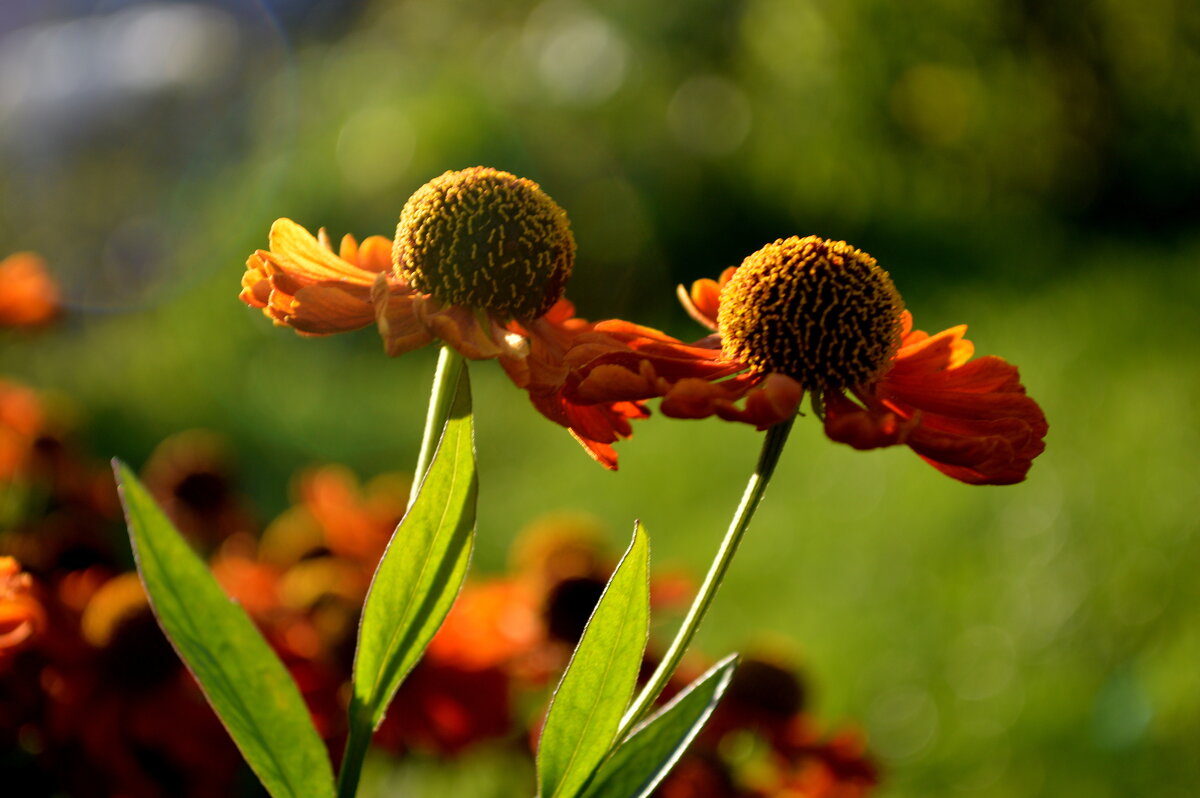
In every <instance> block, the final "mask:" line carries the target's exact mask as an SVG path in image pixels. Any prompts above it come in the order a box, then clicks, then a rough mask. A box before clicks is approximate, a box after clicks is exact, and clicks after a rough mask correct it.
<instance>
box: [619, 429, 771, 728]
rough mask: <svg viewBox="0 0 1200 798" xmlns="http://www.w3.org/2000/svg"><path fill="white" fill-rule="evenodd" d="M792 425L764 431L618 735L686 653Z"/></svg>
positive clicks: (642, 713)
mask: <svg viewBox="0 0 1200 798" xmlns="http://www.w3.org/2000/svg"><path fill="white" fill-rule="evenodd" d="M792 422H793V419H788V420H787V421H784V422H781V423H779V424H776V425H775V426H773V427H771V428H770V429H769V430H767V435H766V438H765V439H764V440H763V447H762V451H761V452H760V453H759V455H758V465H757V466H755V469H754V473H753V474H752V475H751V476H750V481H749V482H747V483H746V490H745V492H744V493H743V494H742V501H741V503H740V504H739V505H738V508H737V512H735V513H734V514H733V520H731V521H730V522H729V529H728V530H726V532H725V537H724V539H723V540H722V541H721V547H720V548H719V549H718V550H717V556H716V557H715V558H714V559H713V561H712V565H710V566H709V568H708V574H707V575H706V576H705V577H704V583H703V584H702V585H700V591H699V592H698V593H697V594H696V598H695V599H693V600H692V606H691V607H690V608H689V609H688V613H687V616H686V617H685V618H684V619H683V624H682V625H681V626H680V627H679V631H678V632H676V633H675V639H674V640H672V641H671V646H670V648H668V649H667V652H666V654H664V655H663V658H662V661H661V662H659V663H658V667H657V668H655V669H654V674H653V675H652V676H651V677H650V681H648V682H647V683H646V686H645V687H643V688H642V691H641V692H640V693H638V696H637V699H635V700H634V702H633V705H632V706H630V707H629V710H628V711H627V712H626V713H625V717H623V718H622V719H621V728H620V731H619V732H618V735H619V736H624V735H626V734H627V733H628V732H629V731H630V729H632V728H633V726H634V725H635V724H636V723H637V722H638V721H639V720H641V719H642V717H643V716H645V715H646V713H647V712H649V710H650V708H651V707H652V706H653V705H654V701H655V699H657V698H658V696H659V694H660V693H662V691H663V688H664V687H666V686H667V682H668V681H669V680H670V678H671V674H673V673H674V672H675V668H676V667H678V666H679V661H680V660H681V659H683V655H684V652H686V651H687V647H688V645H689V644H690V643H691V642H692V637H693V636H694V635H695V634H696V629H698V628H699V626H700V622H701V621H702V620H703V619H704V613H705V612H707V611H708V606H709V605H710V604H712V600H713V596H715V595H716V594H717V588H718V587H720V586H721V581H722V580H723V579H724V578H725V572H726V571H727V570H729V563H730V562H731V561H732V560H733V555H734V554H735V553H737V548H738V544H739V543H741V542H742V536H743V535H745V534H746V530H747V529H748V528H749V527H750V519H751V518H753V517H754V511H755V510H756V509H758V504H759V502H760V501H761V500H762V497H763V493H764V492H765V491H766V489H767V483H768V482H770V481H771V475H772V474H773V473H774V472H775V466H776V464H778V463H779V455H780V453H782V452H783V445H784V444H785V443H787V438H788V433H789V432H791V431H792Z"/></svg>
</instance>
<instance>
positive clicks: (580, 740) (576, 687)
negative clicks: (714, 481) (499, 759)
mask: <svg viewBox="0 0 1200 798" xmlns="http://www.w3.org/2000/svg"><path fill="white" fill-rule="evenodd" d="M649 566H650V544H649V541H648V540H647V538H646V530H645V529H643V528H642V525H641V523H638V524H636V525H635V527H634V530H633V542H632V543H630V544H629V550H628V551H626V552H625V556H624V557H622V558H621V562H620V563H619V564H618V565H617V570H616V571H615V572H614V573H613V575H612V578H611V579H609V580H608V586H607V587H605V588H604V594H603V595H602V596H601V597H600V602H599V603H598V604H597V605H596V609H595V610H594V611H593V612H592V617H591V619H590V620H589V621H588V624H587V628H585V629H584V631H583V637H582V638H581V639H580V641H579V645H578V646H576V647H575V653H574V654H572V655H571V662H570V663H569V664H568V665H567V670H566V673H564V674H563V677H562V681H560V682H559V683H558V689H557V690H555V691H554V698H553V699H552V700H551V702H550V709H549V710H548V711H547V713H546V722H545V725H544V726H543V727H542V738H541V741H540V742H539V744H538V758H537V770H538V795H539V796H541V798H570V797H571V796H574V795H577V794H578V793H579V792H580V791H581V790H582V789H583V787H584V786H585V785H586V784H587V781H588V779H589V778H591V776H592V773H593V771H595V769H596V767H597V766H598V765H599V764H600V763H601V762H602V761H604V758H605V757H606V756H608V752H609V750H610V749H611V748H612V745H613V742H614V741H615V739H616V736H617V729H618V727H619V726H620V723H621V716H622V714H623V713H624V712H625V707H626V706H627V705H628V704H629V698H630V696H631V695H633V688H634V685H635V683H636V682H637V674H638V670H639V668H640V667H641V664H642V653H643V652H644V651H645V648H646V636H647V634H648V632H649V624H650V586H649Z"/></svg>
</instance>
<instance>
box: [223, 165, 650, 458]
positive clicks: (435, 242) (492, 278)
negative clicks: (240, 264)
mask: <svg viewBox="0 0 1200 798" xmlns="http://www.w3.org/2000/svg"><path fill="white" fill-rule="evenodd" d="M269 238H270V249H269V250H258V251H257V252H255V253H254V254H253V255H251V256H250V258H249V260H247V262H246V273H245V275H244V276H243V277H242V292H241V299H242V301H243V302H245V303H246V304H248V305H251V306H252V307H257V308H261V309H262V311H263V312H264V313H265V314H266V315H267V316H268V317H269V318H271V319H272V320H273V321H274V322H275V323H276V324H280V325H286V326H289V327H291V328H293V329H294V330H296V331H297V332H298V333H301V334H303V335H329V334H332V333H339V332H346V331H349V330H355V329H358V328H360V327H365V326H367V325H369V324H371V323H372V322H374V323H375V324H376V326H377V327H378V329H379V333H380V335H381V336H382V338H383V342H384V349H385V350H386V351H387V353H388V354H389V355H391V356H393V357H395V356H397V355H401V354H403V353H405V352H409V351H412V350H414V349H418V348H420V347H422V346H425V345H427V344H429V343H431V342H432V341H433V340H434V339H438V340H441V341H443V342H444V343H445V344H446V345H447V346H450V347H452V348H453V349H455V350H456V351H457V352H459V353H460V354H461V355H462V356H464V357H466V358H470V359H474V360H481V359H489V358H497V359H499V360H500V362H501V364H502V365H503V366H504V369H505V371H506V372H507V373H508V375H509V376H510V378H511V379H512V380H513V382H514V383H515V384H516V385H517V387H519V388H522V389H524V390H526V391H528V392H529V396H530V398H531V400H532V401H533V404H534V406H535V407H536V408H537V409H538V410H539V411H540V412H541V413H542V414H543V415H545V416H546V417H547V418H549V419H550V420H552V421H554V422H555V423H557V424H560V425H562V426H564V427H566V428H567V429H568V430H570V432H571V434H572V435H574V436H575V438H576V439H577V440H578V441H579V442H580V443H581V444H582V445H583V446H584V448H585V449H586V450H587V451H588V452H589V453H590V454H591V455H592V456H593V457H594V458H595V459H596V460H597V461H599V462H600V463H601V464H603V465H604V466H605V467H607V468H616V454H615V452H614V451H613V449H612V446H611V444H612V443H614V442H615V441H617V440H619V439H621V438H627V437H629V436H630V435H631V434H632V429H631V427H630V421H631V420H633V419H638V418H644V417H645V416H646V411H645V409H644V408H643V407H642V406H641V405H640V404H639V403H637V402H627V401H619V402H611V403H603V402H601V403H596V402H592V403H588V404H587V405H576V404H574V403H572V402H570V401H568V400H567V399H566V398H565V397H564V395H563V393H562V391H561V390H559V388H560V386H561V384H562V382H563V381H564V380H565V379H566V376H567V370H566V368H565V367H564V365H563V363H562V359H563V356H564V355H565V353H566V351H567V349H569V348H570V346H571V344H572V342H573V341H574V340H575V338H576V337H577V336H579V335H580V334H583V333H586V332H588V331H590V330H591V329H592V325H591V324H589V323H588V322H586V321H585V320H583V319H579V318H575V316H574V307H573V306H572V305H571V303H570V302H568V301H567V300H566V299H564V298H563V288H564V286H565V284H566V281H567V278H568V277H569V276H570V273H571V269H572V268H573V266H574V261H575V239H574V236H573V235H572V234H571V229H570V223H569V222H568V220H567V215H566V212H565V211H563V209H562V208H561V207H559V205H558V204H557V203H556V202H554V200H552V199H551V198H550V197H549V196H548V195H547V194H546V193H545V192H543V191H542V190H541V187H540V186H538V185H537V183H534V182H533V181H530V180H526V179H524V178H519V177H516V176H515V175H511V174H509V173H507V172H501V171H498V170H495V169H490V168H486V167H473V168H471V169H464V170H461V171H457V172H446V173H445V174H443V175H441V176H440V177H437V178H435V179H433V180H431V181H430V182H429V183H426V184H425V185H424V186H422V187H421V188H420V189H419V190H418V191H417V192H416V193H414V194H413V196H412V197H411V198H409V200H408V202H407V203H406V204H405V206H404V209H403V211H402V212H401V215H400V222H399V225H398V226H397V229H396V237H395V239H394V241H389V240H388V239H386V238H384V237H382V236H371V237H369V238H367V239H365V240H364V241H363V242H362V244H361V245H360V244H359V243H358V242H357V241H356V240H355V239H354V238H353V237H352V236H345V237H343V238H342V241H341V244H340V245H339V247H338V251H337V252H336V253H335V252H334V250H333V246H332V244H331V242H330V240H329V238H328V236H327V235H326V234H325V232H324V230H321V231H320V232H319V233H318V235H317V236H316V237H313V236H312V235H311V234H310V233H309V232H308V231H307V230H305V229H304V228H303V227H301V226H300V225H298V224H296V223H295V222H293V221H292V220H290V219H279V220H277V221H276V222H275V224H274V225H272V227H271V233H270V237H269Z"/></svg>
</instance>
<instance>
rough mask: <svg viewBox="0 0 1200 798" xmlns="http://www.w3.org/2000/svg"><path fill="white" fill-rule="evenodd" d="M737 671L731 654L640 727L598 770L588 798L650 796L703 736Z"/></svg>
mask: <svg viewBox="0 0 1200 798" xmlns="http://www.w3.org/2000/svg"><path fill="white" fill-rule="evenodd" d="M736 667H737V655H736V654H730V655H729V656H728V657H726V658H725V659H723V660H721V661H720V662H718V663H717V664H716V665H714V666H713V667H712V668H710V669H709V670H708V672H707V673H705V674H704V675H703V676H701V677H700V678H699V679H697V680H696V681H694V682H692V683H691V684H690V685H688V687H687V689H686V690H684V691H683V692H682V693H680V694H679V695H677V696H675V697H674V698H672V699H671V701H670V703H668V704H667V705H666V706H664V707H663V708H662V709H660V710H659V711H658V712H656V713H655V714H654V715H652V716H651V717H650V718H649V719H648V720H646V722H645V723H643V724H642V725H641V726H639V727H638V728H637V729H636V730H635V731H634V732H633V734H631V735H630V736H629V737H628V738H626V740H625V741H624V742H623V743H621V744H620V746H618V747H617V750H615V751H613V754H612V756H610V757H609V758H608V760H607V761H606V762H605V763H604V764H603V765H602V766H601V767H600V770H599V772H598V773H597V774H596V777H595V778H594V779H593V780H592V782H591V784H590V785H589V786H588V789H587V791H586V792H585V793H584V795H585V796H586V798H645V796H648V795H649V794H650V793H651V792H652V791H653V790H654V788H655V787H657V786H658V783H659V782H660V781H662V779H663V777H664V776H666V775H667V773H669V772H670V770H671V768H673V767H675V763H676V762H678V761H679V758H680V757H681V756H683V753H684V751H686V750H687V747H688V746H689V745H691V744H692V740H694V739H695V738H696V735H697V734H699V733H700V729H701V728H702V727H703V726H704V724H705V723H706V722H707V721H708V716H709V715H711V714H712V712H713V710H714V709H716V707H717V703H718V702H719V701H720V700H721V696H723V695H724V694H725V690H726V689H727V688H728V687H729V682H730V679H732V678H733V670H734V668H736Z"/></svg>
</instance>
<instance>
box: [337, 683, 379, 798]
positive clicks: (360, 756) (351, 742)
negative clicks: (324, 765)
mask: <svg viewBox="0 0 1200 798" xmlns="http://www.w3.org/2000/svg"><path fill="white" fill-rule="evenodd" d="M354 703H355V702H351V707H350V712H351V716H350V733H349V735H348V736H347V737H346V750H345V753H343V754H342V769H341V771H340V772H339V773H338V783H337V795H338V798H354V794H355V793H356V792H358V779H359V776H361V775H362V766H363V760H364V759H366V757H367V749H368V748H370V747H371V718H370V717H369V716H368V715H367V714H366V713H365V712H362V711H361V709H358V708H357V707H355V706H354ZM356 710H358V711H357V712H356ZM355 715H357V718H356V717H355Z"/></svg>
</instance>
